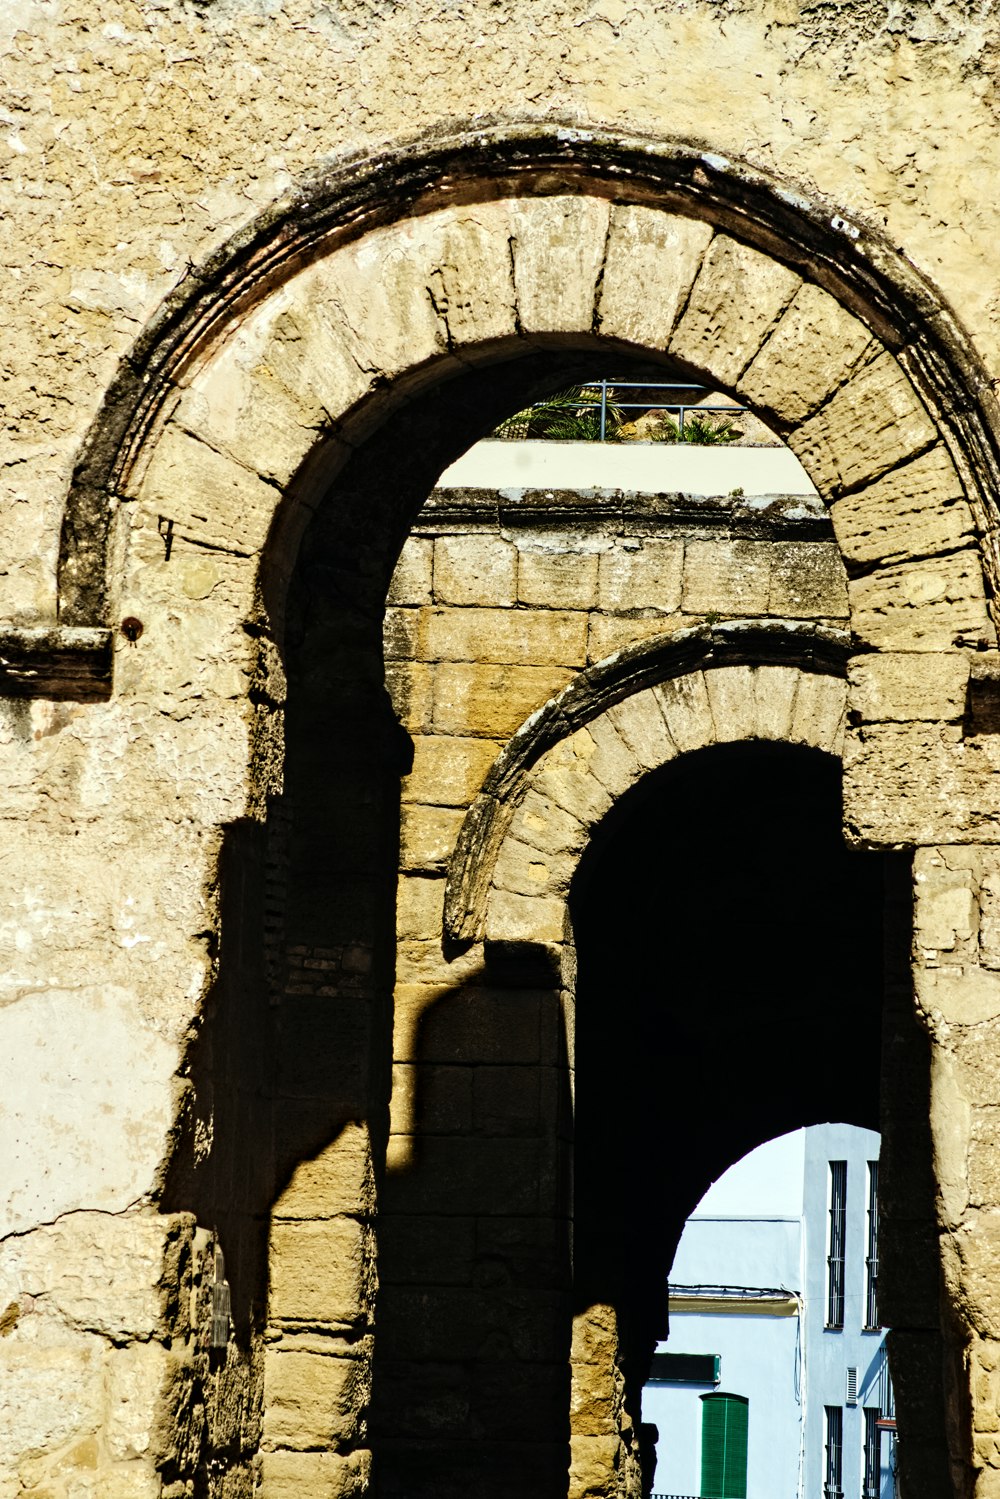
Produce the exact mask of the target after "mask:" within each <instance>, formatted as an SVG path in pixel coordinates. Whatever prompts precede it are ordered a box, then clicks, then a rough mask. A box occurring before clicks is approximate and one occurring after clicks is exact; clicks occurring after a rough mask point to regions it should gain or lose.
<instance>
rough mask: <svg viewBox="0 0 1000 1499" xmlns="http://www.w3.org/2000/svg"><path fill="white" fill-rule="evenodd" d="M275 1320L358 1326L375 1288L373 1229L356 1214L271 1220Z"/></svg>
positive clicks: (270, 1309) (272, 1313) (271, 1309)
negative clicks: (294, 1219)
mask: <svg viewBox="0 0 1000 1499" xmlns="http://www.w3.org/2000/svg"><path fill="white" fill-rule="evenodd" d="M269 1265H270V1288H271V1289H270V1301H269V1306H268V1313H269V1316H270V1318H271V1320H272V1322H306V1323H310V1324H317V1325H321V1326H327V1325H335V1326H338V1327H350V1326H354V1325H355V1324H356V1323H357V1322H358V1321H359V1320H360V1319H362V1318H363V1317H364V1316H365V1315H366V1314H367V1312H369V1311H370V1308H371V1304H372V1298H373V1294H374V1279H373V1273H374V1272H373V1266H374V1259H373V1249H372V1242H371V1232H370V1230H369V1229H367V1228H365V1226H364V1225H363V1224H361V1223H358V1222H357V1220H356V1219H354V1218H328V1219H325V1220H323V1221H322V1222H312V1221H277V1222H274V1223H272V1224H271V1242H270V1254H269Z"/></svg>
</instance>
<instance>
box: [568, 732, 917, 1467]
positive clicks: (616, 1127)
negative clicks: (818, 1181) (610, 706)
mask: <svg viewBox="0 0 1000 1499" xmlns="http://www.w3.org/2000/svg"><path fill="white" fill-rule="evenodd" d="M841 816H842V814H841V767H840V764H839V762H837V761H835V760H834V759H833V758H831V757H829V756H826V755H824V754H822V753H820V752H819V751H815V750H810V749H805V748H796V747H793V746H788V745H777V744H776V745H765V744H739V745H728V746H720V747H716V748H713V749H707V750H704V751H702V752H700V753H699V754H697V755H693V756H687V757H683V758H682V759H680V760H679V761H675V762H674V763H673V764H672V765H670V766H668V767H667V768H665V770H664V771H662V772H660V773H658V774H657V775H655V776H651V777H649V778H647V780H646V781H645V782H644V783H642V784H641V785H640V786H638V787H637V788H635V791H634V792H633V793H632V794H630V795H629V796H627V797H625V798H624V799H623V800H622V801H621V802H620V803H619V804H618V805H617V806H616V807H615V808H614V809H613V811H612V813H611V814H609V816H608V818H607V819H606V821H605V823H604V824H603V825H602V827H601V829H600V830H599V832H598V835H597V836H596V837H595V839H594V841H593V843H592V845H591V847H590V849H589V850H588V852H587V854H586V855H585V857H584V860H583V861H582V863H581V866H580V869H579V871H578V874H577V877H576V881H575V884H574V888H573V892H572V899H571V909H572V919H573V927H574V931H575V933H576V940H577V950H578V960H579V978H578V989H577V1035H576V1132H575V1204H574V1220H575V1223H574V1264H575V1283H574V1302H575V1307H576V1309H577V1310H578V1311H580V1310H584V1309H585V1308H586V1307H588V1306H590V1305H594V1304H611V1305H613V1306H615V1307H616V1309H617V1312H618V1320H619V1334H620V1339H621V1356H622V1366H623V1372H624V1375H625V1381H626V1390H627V1395H626V1400H627V1404H628V1407H629V1408H630V1411H631V1412H632V1414H633V1418H634V1420H635V1421H636V1423H637V1422H638V1414H639V1396H640V1391H641V1387H642V1385H643V1383H644V1382H645V1379H646V1377H647V1374H648V1370H649V1365H650V1359H651V1356H652V1353H653V1349H654V1346H655V1342H656V1341H657V1340H658V1339H661V1338H664V1337H665V1336H666V1334H667V1277H668V1273H669V1269H670V1265H671V1261H672V1259H673V1255H674V1252H675V1249H676V1246H677V1243H678V1240H679V1238H680V1234H681V1231H682V1229H683V1226H684V1222H685V1219H686V1217H687V1216H688V1214H689V1213H690V1212H691V1211H692V1210H693V1209H694V1207H695V1206H696V1204H697V1203H698V1201H699V1199H700V1198H701V1197H702V1195H703V1194H704V1192H705V1191H706V1190H707V1188H708V1187H709V1185H710V1184H711V1182H712V1181H713V1180H715V1179H716V1178H717V1177H718V1176H719V1175H720V1174H721V1173H722V1172H723V1171H724V1170H726V1168H727V1167H729V1166H730V1165H731V1164H733V1162H735V1161H737V1160H739V1159H740V1158H741V1157H742V1156H744V1155H746V1154H747V1152H748V1151H750V1150H752V1149H753V1148H754V1147H755V1146H757V1145H759V1144H761V1143H763V1142H764V1141H765V1140H768V1139H771V1138H773V1137H775V1136H777V1135H780V1134H783V1133H785V1132H786V1131H789V1130H793V1129H797V1128H799V1127H800V1126H803V1125H808V1124H815V1123H821V1122H824V1121H828V1120H844V1121H847V1122H849V1123H854V1124H858V1125H862V1126H864V1127H866V1128H869V1129H879V1128H880V1127H882V1120H881V1119H880V1073H881V1053H882V1047H883V1041H882V1025H883V1011H884V1010H885V1011H886V1013H887V1016H889V1011H890V1010H891V1009H892V1006H891V1005H888V1004H886V1003H885V1002H884V1001H885V999H886V996H887V993H888V992H889V990H890V988H891V979H892V975H893V974H894V973H897V972H898V971H899V968H900V964H902V971H903V972H905V971H906V967H907V960H908V940H907V934H906V926H905V921H903V922H900V921H899V920H898V919H897V910H896V905H895V904H894V902H893V900H892V892H893V891H895V890H896V889H897V887H898V883H899V880H900V877H902V878H903V880H904V881H905V878H906V861H905V860H903V859H902V858H901V857H900V856H899V855H892V854H885V853H872V852H868V851H863V850H852V849H849V848H848V847H847V846H846V845H845V843H844V841H843V838H842V835H841V826H842V823H841ZM887 897H888V900H887ZM887 912H888V915H887ZM901 1013H902V1019H900V1017H899V1016H898V1015H897V1016H895V1017H894V1018H893V1017H892V1016H889V1019H890V1023H891V1027H892V1030H891V1035H890V1037H889V1044H890V1047H891V1049H892V1051H893V1054H894V1063H895V1065H896V1066H897V1067H898V1066H899V1064H900V1063H901V1062H903V1063H904V1064H905V1066H906V1067H908V1068H910V1069H912V1070H911V1072H910V1076H911V1082H914V1081H916V1079H919V1078H920V1076H921V1075H924V1076H925V1075H926V1063H925V1062H923V1063H922V1062H921V1060H920V1059H921V1056H922V1055H924V1054H925V1049H926V1048H925V1043H924V1041H923V1037H922V1036H921V1035H920V1033H919V1032H918V1031H917V1030H916V1027H915V1025H914V1024H913V1022H912V1019H911V1018H910V1016H909V1013H908V1011H906V1010H904V1011H902V1012H901ZM901 1046H902V1047H903V1049H904V1051H905V1052H906V1053H907V1054H906V1055H905V1057H904V1056H903V1055H901V1054H900V1047H901ZM915 1057H916V1066H915V1068H914V1058H915ZM921 1066H922V1067H923V1074H921ZM887 1113H889V1114H890V1115H895V1113H896V1110H895V1108H894V1107H890V1108H888V1109H887ZM925 1117H926V1116H925ZM888 1123H889V1127H890V1130H891V1129H892V1120H891V1119H890V1120H889V1121H888ZM908 1127H909V1129H910V1135H911V1136H912V1133H913V1130H915V1129H916V1130H919V1123H918V1121H917V1120H916V1119H915V1118H911V1120H910V1121H909V1123H908ZM928 1143H929V1142H928ZM892 1156H893V1152H892V1147H891V1144H890V1148H889V1162H888V1164H889V1176H890V1180H896V1179H894V1178H893V1177H892V1165H893V1160H892ZM908 1161H909V1166H908V1169H909V1173H910V1176H909V1186H908V1189H907V1192H905V1193H904V1196H907V1199H908V1201H909V1202H910V1204H911V1208H914V1205H915V1204H916V1202H917V1200H918V1199H919V1200H920V1201H921V1202H922V1205H923V1209H924V1210H929V1196H928V1193H927V1191H926V1187H927V1185H928V1181H929V1178H927V1172H928V1170H929V1150H927V1151H924V1150H923V1149H922V1148H921V1147H920V1146H919V1145H918V1146H917V1148H916V1149H915V1150H910V1151H909V1153H908ZM897 1178H898V1173H897ZM897 1184H898V1182H897ZM896 1310H897V1311H899V1310H901V1308H900V1307H899V1305H898V1303H897V1307H896ZM904 1314H905V1313H904ZM650 1437H651V1434H649V1433H647V1434H646V1440H645V1442H641V1445H644V1446H646V1447H648V1446H650ZM644 1459H645V1463H644V1465H645V1467H646V1468H647V1469H648V1470H649V1472H650V1474H651V1471H652V1465H651V1463H650V1462H649V1454H644Z"/></svg>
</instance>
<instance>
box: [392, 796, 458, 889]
mask: <svg viewBox="0 0 1000 1499" xmlns="http://www.w3.org/2000/svg"><path fill="white" fill-rule="evenodd" d="M462 820H463V813H462V811H461V810H460V809H459V808H457V807H456V808H452V807H417V806H404V807H403V809H402V821H401V825H400V855H399V857H400V864H401V866H402V868H403V869H407V870H423V871H425V872H428V873H430V872H431V871H437V870H440V869H442V868H443V867H444V866H445V864H446V863H447V861H448V859H449V858H450V857H451V854H452V851H453V849H454V847H455V841H456V839H457V838H458V832H459V829H460V828H461V826H462Z"/></svg>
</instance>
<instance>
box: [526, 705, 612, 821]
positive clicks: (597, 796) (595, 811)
mask: <svg viewBox="0 0 1000 1499" xmlns="http://www.w3.org/2000/svg"><path fill="white" fill-rule="evenodd" d="M595 750H596V745H595V743H594V740H593V739H592V738H591V735H590V733H589V732H588V730H587V729H578V730H577V731H576V733H575V734H570V735H569V737H568V738H566V739H563V740H560V742H559V743H558V744H556V745H553V747H552V749H550V750H548V751H547V752H546V753H545V754H544V755H543V756H542V758H541V760H540V761H539V762H538V765H537V766H536V768H535V770H534V771H533V772H532V776H531V784H532V788H533V789H534V790H535V791H537V792H538V794H539V795H540V796H542V797H544V798H546V799H548V800H550V801H553V802H554V803H555V804H556V806H558V807H561V808H562V809H563V811H564V812H568V813H569V814H570V815H571V816H572V817H575V818H576V820H577V822H579V823H580V824H581V826H583V827H586V828H590V827H592V826H593V825H594V823H596V822H598V821H599V820H600V818H602V817H603V816H604V814H605V813H606V812H607V811H608V809H609V808H610V806H611V798H610V796H609V795H608V793H607V791H606V790H605V789H604V786H603V784H602V783H601V782H600V781H599V780H598V779H597V777H596V776H594V775H593V774H592V773H591V770H590V762H591V760H592V758H593V756H594V752H595Z"/></svg>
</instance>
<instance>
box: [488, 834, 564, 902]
mask: <svg viewBox="0 0 1000 1499" xmlns="http://www.w3.org/2000/svg"><path fill="white" fill-rule="evenodd" d="M574 868H575V860H570V859H568V858H566V857H565V856H563V857H558V858H555V859H552V858H550V857H549V856H548V855H545V854H542V853H540V852H539V850H538V849H537V848H532V847H531V846H530V845H529V844H527V843H519V842H518V840H517V839H516V838H514V837H512V836H510V835H509V834H508V836H507V837H506V838H505V839H504V841H503V846H502V847H501V849H500V855H499V858H498V859H497V861H496V864H495V865H494V867H493V874H492V876H491V880H490V883H491V884H492V885H493V887H494V888H495V889H497V890H509V891H513V893H514V894H516V895H559V894H565V892H566V889H567V887H568V884H569V880H570V878H571V877H572V873H573V869H574Z"/></svg>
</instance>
